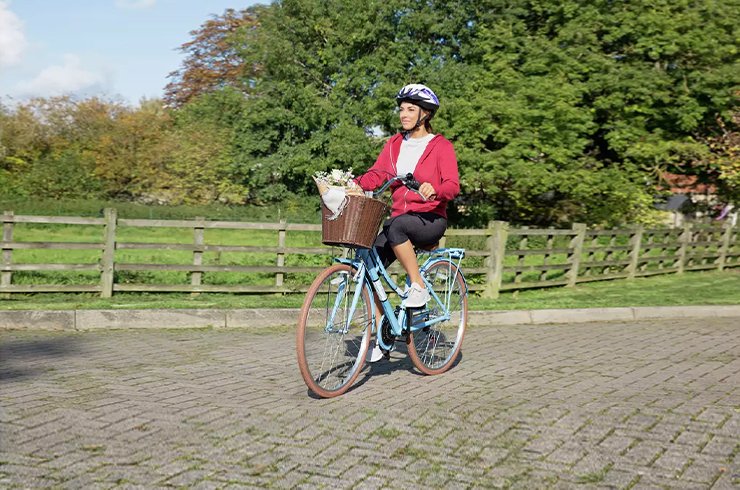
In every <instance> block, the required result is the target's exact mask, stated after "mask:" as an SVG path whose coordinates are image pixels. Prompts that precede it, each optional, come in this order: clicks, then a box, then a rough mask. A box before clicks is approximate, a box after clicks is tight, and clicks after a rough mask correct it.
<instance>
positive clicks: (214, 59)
mask: <svg viewBox="0 0 740 490" xmlns="http://www.w3.org/2000/svg"><path fill="white" fill-rule="evenodd" d="M256 26H257V18H256V16H255V15H254V13H253V12H252V11H251V10H249V9H246V10H241V11H236V10H234V9H227V10H226V11H225V12H224V13H223V15H220V16H213V17H212V18H211V19H209V20H207V21H206V22H205V23H204V24H203V25H202V26H201V27H200V28H199V29H196V30H194V31H191V32H190V34H191V35H192V36H193V37H194V38H193V40H192V41H189V42H187V43H185V44H183V45H182V46H180V48H179V50H180V51H181V52H182V53H184V54H185V55H186V57H185V60H184V61H183V66H182V67H181V68H180V69H178V70H176V71H174V72H172V73H170V74H169V78H171V79H172V81H171V82H170V83H168V84H167V86H166V87H165V94H164V100H165V102H166V103H167V104H168V105H169V106H171V107H180V106H182V105H183V104H185V103H186V102H188V101H190V100H192V99H193V98H195V97H197V96H199V95H201V94H206V93H210V92H213V91H215V90H218V89H221V88H224V87H236V88H238V89H240V90H243V91H247V88H248V83H247V84H244V83H242V80H244V78H245V74H247V77H246V78H249V74H251V73H253V72H255V71H258V70H259V67H258V66H249V65H246V64H245V63H244V60H243V59H242V58H241V56H240V55H239V53H238V51H237V49H236V48H235V39H236V35H237V34H238V33H241V32H244V31H247V30H249V29H254V28H256Z"/></svg>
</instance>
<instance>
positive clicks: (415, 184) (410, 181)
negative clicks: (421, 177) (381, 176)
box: [373, 173, 421, 198]
mask: <svg viewBox="0 0 740 490" xmlns="http://www.w3.org/2000/svg"><path fill="white" fill-rule="evenodd" d="M394 182H401V184H403V185H404V186H406V187H408V188H409V189H411V190H412V191H416V192H419V187H421V184H420V183H419V181H418V180H416V179H415V178H414V175H413V174H412V173H407V174H406V176H405V177H403V176H397V177H393V178H392V179H390V180H389V181H388V182H386V183H385V184H383V185H382V186H380V188H379V189H378V190H376V191H375V192H373V197H375V198H377V197H379V196H380V195H381V194H383V193H384V192H385V191H386V190H387V189H388V188H389V187H390V186H391V184H393V183H394Z"/></svg>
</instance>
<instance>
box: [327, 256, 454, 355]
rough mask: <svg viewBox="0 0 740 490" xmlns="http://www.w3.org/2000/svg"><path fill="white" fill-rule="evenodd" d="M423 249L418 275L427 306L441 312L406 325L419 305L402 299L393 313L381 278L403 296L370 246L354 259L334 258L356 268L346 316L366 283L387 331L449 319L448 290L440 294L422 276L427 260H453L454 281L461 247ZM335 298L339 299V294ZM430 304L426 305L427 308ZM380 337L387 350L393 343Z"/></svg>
mask: <svg viewBox="0 0 740 490" xmlns="http://www.w3.org/2000/svg"><path fill="white" fill-rule="evenodd" d="M424 253H425V254H426V253H429V254H430V255H431V256H430V257H429V258H428V259H427V260H426V261H425V262H424V264H423V265H422V266H421V267H420V271H421V273H422V278H423V280H424V283H425V286H426V288H427V290H428V291H429V293H430V295H431V300H430V304H432V305H434V306H433V307H431V308H439V309H440V311H441V312H442V314H441V315H437V316H435V318H433V319H429V318H427V319H425V320H424V321H423V322H419V323H415V324H412V325H407V324H408V323H409V317H410V314H409V313H410V310H419V309H417V308H413V309H411V308H409V309H407V308H406V307H405V306H404V305H403V302H402V303H401V305H400V307H399V308H398V314H397V315H396V310H395V309H394V307H393V305H392V303H391V302H390V299H389V298H388V295H387V294H386V292H385V288H384V286H383V282H385V283H386V284H387V285H388V286H389V287H390V289H391V290H393V291H394V292H395V293H396V294H398V295H399V296H400V297H401V298H404V297H405V296H404V292H403V291H402V290H401V288H400V287H399V286H398V285H397V284H396V282H395V281H394V280H393V278H391V276H390V275H389V274H388V271H387V270H386V268H385V267H384V266H383V263H382V261H381V260H380V257H379V256H378V253H377V251H376V250H375V249H374V248H371V249H357V252H356V255H355V258H354V259H343V258H335V259H334V260H335V261H337V262H340V263H344V264H348V265H350V266H352V267H354V268H355V269H356V270H357V273H356V274H355V276H354V277H353V279H352V280H353V282H355V284H356V286H355V288H354V294H353V297H352V303H351V307H350V313H349V315H348V318H352V317H353V314H354V310H355V308H356V307H357V302H358V300H359V298H360V295H361V294H362V288H363V287H365V285H368V286H370V287H368V290H369V291H370V295H371V300H373V299H374V298H375V296H377V298H378V300H379V302H380V305H381V308H382V313H383V314H384V315H385V317H386V318H387V319H388V322H389V323H390V327H391V333H392V334H393V335H394V336H396V337H399V336H401V335H402V334H403V333H404V330H406V331H411V332H415V331H417V330H421V329H423V328H426V327H429V326H430V325H434V324H435V323H440V322H444V321H447V320H449V319H450V313H449V312H450V292H447V294H446V295H445V297H440V295H439V294H438V292H437V291H435V290H434V289H433V288H432V285H431V284H430V283H429V281H427V279H426V277H425V276H424V271H425V270H426V269H427V268H428V267H429V266H430V265H431V264H434V263H436V262H439V261H445V262H449V263H450V264H454V265H455V266H456V267H455V271H456V272H455V276H453V278H452V280H453V283H454V280H456V279H457V274H460V262H461V261H462V259H463V257H464V256H465V250H464V249H462V248H440V249H437V250H434V251H432V252H424ZM455 261H456V262H455ZM381 279H382V281H381ZM463 282H464V276H463ZM465 294H467V287H466V290H465ZM337 300H339V298H338V299H337ZM371 304H372V328H373V329H374V330H376V331H377V325H376V311H375V301H371ZM336 306H337V305H335V308H334V310H335V311H336ZM431 308H430V307H429V306H428V307H427V310H429V309H431ZM333 317H334V313H333V312H332V315H331V317H330V321H329V322H328V324H327V327H326V328H327V329H329V328H330V325H333V324H334V322H333ZM344 329H345V332H346V330H348V329H349V324H347V325H345V326H344ZM377 333H379V332H377ZM382 337H383V336H382V335H377V336H376V341H377V342H378V344H379V345H380V346H381V347H382V348H383V349H386V350H390V349H391V348H392V347H393V346H392V345H387V344H386V343H385V342H384V341H383V338H382Z"/></svg>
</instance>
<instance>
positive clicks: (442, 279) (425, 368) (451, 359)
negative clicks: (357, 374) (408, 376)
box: [408, 259, 468, 375]
mask: <svg viewBox="0 0 740 490" xmlns="http://www.w3.org/2000/svg"><path fill="white" fill-rule="evenodd" d="M422 274H423V275H424V277H425V278H426V280H427V281H428V282H429V284H431V286H432V288H433V289H434V291H435V293H437V295H438V296H439V297H440V298H441V299H442V301H444V298H445V297H446V296H447V295H449V297H450V319H449V320H447V321H443V322H440V323H435V324H433V325H430V326H429V327H427V328H425V329H422V330H417V331H416V332H410V333H409V335H408V353H409V357H410V358H411V362H412V363H413V365H414V367H416V369H418V370H419V371H421V372H422V373H424V374H428V375H435V374H442V373H444V372H445V371H447V370H448V369H450V367H452V365H453V364H454V363H455V360H456V359H457V357H458V355H459V354H460V349H461V347H462V341H463V337H464V335H465V327H466V326H467V323H468V294H467V286H466V285H465V279H464V278H463V276H462V273H461V272H460V271H459V270H458V268H457V266H456V265H455V264H454V263H452V261H450V260H447V259H442V260H438V261H436V262H433V263H432V264H431V265H429V267H427V268H426V269H425V270H424V271H422ZM428 308H429V315H430V319H433V318H435V317H436V316H440V315H441V314H442V312H441V311H439V306H438V305H437V306H435V305H434V300H431V301H430V302H429V304H428Z"/></svg>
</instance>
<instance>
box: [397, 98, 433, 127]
mask: <svg viewBox="0 0 740 490" xmlns="http://www.w3.org/2000/svg"><path fill="white" fill-rule="evenodd" d="M419 112H421V116H422V117H424V115H426V114H428V112H427V111H425V110H424V109H422V108H421V107H419V106H418V105H414V104H412V103H410V102H401V105H400V106H399V113H398V116H399V117H400V118H401V127H403V129H404V130H405V131H408V130H410V129H412V128H413V127H414V126H415V125H416V121H418V120H419Z"/></svg>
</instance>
